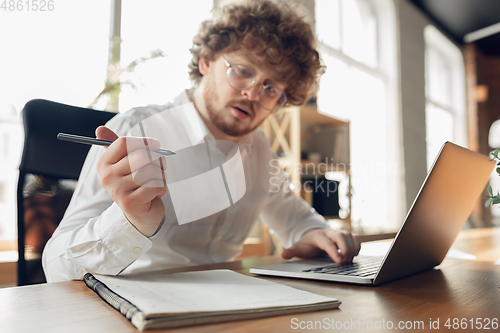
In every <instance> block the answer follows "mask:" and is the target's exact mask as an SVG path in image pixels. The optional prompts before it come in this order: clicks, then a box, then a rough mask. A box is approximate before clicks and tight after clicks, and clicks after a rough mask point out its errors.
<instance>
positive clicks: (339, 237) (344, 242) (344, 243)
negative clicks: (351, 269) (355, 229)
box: [328, 230, 354, 262]
mask: <svg viewBox="0 0 500 333" xmlns="http://www.w3.org/2000/svg"><path fill="white" fill-rule="evenodd" d="M328 237H329V238H330V239H331V240H332V241H334V242H335V243H336V244H337V247H338V248H339V250H340V256H341V257H342V259H343V260H342V261H343V262H351V261H352V259H353V258H354V241H353V239H352V235H351V234H350V233H343V232H336V231H333V230H329V232H328Z"/></svg>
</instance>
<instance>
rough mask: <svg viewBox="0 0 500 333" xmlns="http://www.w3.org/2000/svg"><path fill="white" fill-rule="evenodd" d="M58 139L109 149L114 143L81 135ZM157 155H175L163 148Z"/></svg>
mask: <svg viewBox="0 0 500 333" xmlns="http://www.w3.org/2000/svg"><path fill="white" fill-rule="evenodd" d="M57 139H59V140H63V141H71V142H78V143H85V144H88V145H98V146H104V147H108V146H109V145H110V144H112V143H113V142H112V141H106V140H99V139H95V138H89V137H87V136H80V135H73V134H66V133H59V134H57ZM155 153H159V154H162V155H165V156H170V155H175V152H174V151H172V150H169V149H163V148H160V149H158V150H155Z"/></svg>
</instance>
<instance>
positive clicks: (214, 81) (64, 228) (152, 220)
mask: <svg viewBox="0 0 500 333" xmlns="http://www.w3.org/2000/svg"><path fill="white" fill-rule="evenodd" d="M191 52H192V54H193V59H192V62H191V64H190V69H191V72H190V76H191V78H192V80H193V81H194V88H193V89H191V90H189V91H186V92H183V93H182V94H181V95H179V96H178V97H177V98H176V99H175V101H174V102H173V103H172V104H167V105H162V106H148V107H143V108H136V109H132V110H130V111H129V112H127V113H124V114H120V115H118V116H116V117H114V118H113V119H112V120H111V121H110V122H109V123H108V124H107V125H106V127H99V128H98V129H97V130H96V135H97V137H98V138H99V139H104V140H110V141H114V143H113V144H112V145H110V146H109V147H108V148H107V149H106V150H105V149H104V148H102V147H92V148H91V150H90V152H89V155H88V157H87V160H86V162H85V165H84V167H83V169H82V172H81V175H80V179H79V181H78V186H77V188H76V190H75V193H74V195H73V198H72V200H71V203H70V205H69V207H68V209H67V211H66V214H65V216H64V219H63V220H62V222H61V224H60V225H59V227H58V228H57V230H56V231H55V232H54V234H53V236H52V238H51V239H50V240H49V242H48V243H47V245H46V247H45V250H44V253H43V265H44V270H45V274H46V276H47V280H48V281H49V282H52V281H62V280H69V279H81V278H82V277H83V275H84V274H85V272H93V273H99V274H112V275H116V274H127V273H132V272H134V273H135V272H148V271H154V270H160V269H165V268H170V267H176V266H183V265H195V264H202V263H214V262H222V261H226V260H229V259H232V258H234V257H236V256H237V255H238V254H239V253H240V251H241V248H242V243H243V241H244V240H245V238H246V237H247V236H248V234H249V232H250V231H251V229H252V226H253V225H254V223H255V222H256V220H257V219H258V218H260V219H261V220H262V221H263V222H264V223H266V224H267V225H268V226H269V227H270V228H271V229H273V230H274V232H275V234H276V235H277V237H278V238H279V240H280V241H281V242H282V244H283V245H284V246H285V248H287V249H286V250H285V251H284V252H283V257H284V258H286V259H288V258H292V257H294V256H298V257H312V256H315V255H319V254H321V253H325V252H326V253H327V254H328V255H330V256H331V257H332V258H333V260H335V261H336V262H349V261H351V260H352V259H353V257H354V256H355V255H357V254H358V252H359V250H360V242H359V240H358V238H357V237H356V236H354V235H351V234H350V233H347V232H338V231H334V230H330V229H329V228H328V226H327V225H326V224H325V221H324V219H323V218H322V217H321V216H320V215H318V214H316V213H315V212H314V210H313V209H311V207H310V206H308V205H307V204H306V203H305V202H304V201H303V200H301V199H300V198H298V197H296V196H295V195H294V194H293V193H292V192H291V191H290V190H289V188H288V186H289V183H288V180H287V179H286V177H284V176H283V175H282V174H280V180H281V183H280V184H279V186H278V190H276V186H271V185H272V184H271V181H270V179H271V176H272V175H273V171H274V168H275V167H274V168H273V167H272V161H273V159H274V156H273V154H272V152H271V151H270V149H269V144H268V142H267V140H266V138H265V136H264V135H263V132H262V131H261V130H259V129H258V126H259V125H260V124H261V123H262V122H263V121H264V120H265V119H266V118H267V117H268V116H269V115H270V114H271V113H272V112H275V111H277V110H278V109H280V108H281V107H283V106H285V104H295V105H300V104H303V103H305V102H306V100H307V98H308V96H309V93H310V91H311V90H314V89H311V88H314V87H315V85H316V84H317V79H318V78H319V76H320V74H321V71H322V65H321V62H320V59H319V55H318V53H317V51H316V50H315V49H314V37H313V34H312V32H311V28H310V26H309V25H308V24H307V23H306V22H305V21H304V20H303V18H301V17H300V16H299V15H298V14H297V13H296V11H295V10H293V9H291V8H290V7H289V6H288V5H287V4H286V3H284V2H281V3H276V2H270V1H266V0H259V1H255V0H252V1H246V2H241V3H236V4H230V5H227V6H225V7H223V8H222V9H221V10H219V11H216V12H215V13H214V17H213V19H212V20H209V21H206V22H204V23H203V24H202V25H201V27H200V30H199V32H198V34H197V36H195V38H194V40H193V48H192V49H191ZM145 127H146V129H147V132H148V133H147V134H148V136H150V137H154V138H155V139H144V138H143V137H145V136H146V135H145V134H146V133H145V130H144V128H145ZM151 133H152V134H153V135H151ZM134 136H135V137H134ZM222 140H223V141H225V142H228V141H229V142H233V143H235V144H236V145H237V149H238V154H239V155H238V156H240V157H241V161H242V166H243V167H242V168H243V173H241V175H242V178H244V179H240V181H243V182H244V184H245V185H244V194H242V195H241V198H237V200H236V199H235V200H234V202H231V205H230V206H229V207H228V208H225V209H219V210H217V209H215V210H213V213H211V214H210V215H208V214H205V215H203V214H202V215H200V216H201V217H200V218H198V219H195V220H193V221H189V223H184V222H182V223H181V218H180V214H181V213H182V212H181V209H180V208H179V207H181V206H182V207H183V209H185V210H188V212H187V213H189V214H191V213H193V212H195V213H196V212H197V211H198V210H200V209H201V207H200V206H199V204H195V203H194V201H193V202H190V200H189V199H188V200H182V202H180V203H179V202H178V201H179V200H177V199H176V198H177V196H176V195H177V192H176V191H177V189H178V187H175V185H174V184H171V183H168V182H169V177H170V176H169V174H168V172H164V171H165V170H170V168H174V169H175V168H177V169H178V170H181V169H183V168H189V167H190V164H189V163H184V164H183V163H180V162H179V160H181V156H180V155H181V154H179V156H174V157H169V158H165V157H162V156H161V155H159V154H156V153H155V152H154V151H155V150H157V149H159V148H160V146H161V147H164V148H169V149H173V150H179V151H181V150H182V149H184V148H186V147H195V146H196V145H199V144H200V143H202V144H206V145H207V147H209V145H210V144H209V143H210V142H212V143H213V142H215V143H216V144H215V146H217V142H223V141H222ZM207 149H208V148H207ZM222 155H224V154H222ZM195 156H198V155H195ZM193 162H195V163H192V164H196V159H195V160H193ZM209 171H210V170H209ZM165 173H166V174H167V176H165ZM228 179H229V178H228ZM235 182H238V180H235ZM229 183H230V181H229V180H228V181H227V182H226V185H227V186H226V188H228V187H231V186H229V185H231V184H229ZM274 185H276V183H274ZM199 187H200V189H197V190H196V191H202V192H203V191H205V192H206V193H205V197H206V198H207V199H208V200H213V205H218V204H219V202H216V201H217V199H216V197H217V193H215V192H216V191H213V192H212V188H211V187H210V186H209V185H207V184H205V183H203V182H200V183H199ZM182 191H183V190H182V188H181V190H180V192H182ZM186 191H187V190H186ZM193 193H194V192H193ZM184 194H185V193H184ZM188 197H189V196H188ZM213 198H215V199H213ZM190 205H191V206H190ZM193 205H194V206H195V207H192V206H193Z"/></svg>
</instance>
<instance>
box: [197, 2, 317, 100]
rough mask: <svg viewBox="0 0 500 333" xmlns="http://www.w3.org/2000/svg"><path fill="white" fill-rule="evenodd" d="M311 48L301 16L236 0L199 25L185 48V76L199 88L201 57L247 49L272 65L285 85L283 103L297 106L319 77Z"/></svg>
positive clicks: (277, 5) (275, 5)
mask: <svg viewBox="0 0 500 333" xmlns="http://www.w3.org/2000/svg"><path fill="white" fill-rule="evenodd" d="M315 43H316V40H315V38H314V34H313V32H312V29H311V26H310V25H309V24H308V23H307V22H306V20H305V15H301V14H299V12H298V10H297V9H296V8H292V7H291V6H290V5H288V4H287V3H285V2H284V1H270V0H243V1H238V2H235V3H231V4H228V5H226V6H224V7H222V8H216V9H214V11H213V18H212V19H211V20H207V21H204V22H203V23H202V24H201V26H200V29H199V31H198V34H197V35H196V36H195V37H194V38H193V47H192V48H191V49H190V51H191V54H192V55H193V58H192V59H191V62H190V64H189V69H190V70H189V76H190V79H191V80H192V81H193V83H194V85H195V86H196V85H198V83H199V82H200V80H201V78H202V76H203V75H202V74H201V73H200V71H199V69H198V62H199V60H200V57H203V58H205V59H207V60H209V61H212V60H214V59H215V58H216V57H217V56H218V54H220V53H222V52H227V51H235V50H238V49H240V48H246V49H248V50H253V51H254V52H255V54H256V55H257V56H259V57H263V59H264V60H265V61H267V62H268V63H269V64H271V65H273V66H275V69H276V71H277V74H278V75H279V76H280V77H281V78H282V79H283V81H284V82H286V83H287V84H288V87H287V88H286V90H285V94H286V95H287V101H288V104H293V105H302V104H304V103H305V102H306V101H307V99H308V97H309V96H310V95H311V94H314V93H315V92H316V90H317V88H318V81H319V78H320V76H321V74H323V72H324V66H323V64H322V62H321V59H320V56H319V54H318V52H317V51H316V49H315Z"/></svg>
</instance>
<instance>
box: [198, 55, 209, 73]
mask: <svg viewBox="0 0 500 333" xmlns="http://www.w3.org/2000/svg"><path fill="white" fill-rule="evenodd" d="M209 65H210V63H209V61H208V60H207V59H205V58H204V57H200V60H199V61H198V69H199V71H200V73H201V74H202V75H207V73H208V67H209Z"/></svg>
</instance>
